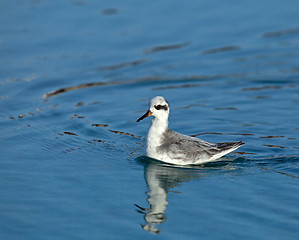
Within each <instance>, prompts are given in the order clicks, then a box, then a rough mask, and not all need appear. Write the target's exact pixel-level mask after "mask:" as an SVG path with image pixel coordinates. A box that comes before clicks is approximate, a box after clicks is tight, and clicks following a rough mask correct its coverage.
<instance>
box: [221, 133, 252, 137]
mask: <svg viewBox="0 0 299 240" xmlns="http://www.w3.org/2000/svg"><path fill="white" fill-rule="evenodd" d="M227 135H239V136H254V134H252V133H228V134H227Z"/></svg>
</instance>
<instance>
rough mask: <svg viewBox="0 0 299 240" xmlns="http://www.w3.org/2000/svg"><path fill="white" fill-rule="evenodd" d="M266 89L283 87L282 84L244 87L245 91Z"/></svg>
mask: <svg viewBox="0 0 299 240" xmlns="http://www.w3.org/2000/svg"><path fill="white" fill-rule="evenodd" d="M266 89H281V86H263V87H252V88H243V89H242V90H243V91H259V90H266Z"/></svg>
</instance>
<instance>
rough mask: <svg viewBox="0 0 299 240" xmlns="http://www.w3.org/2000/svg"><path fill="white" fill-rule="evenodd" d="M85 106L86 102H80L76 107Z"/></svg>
mask: <svg viewBox="0 0 299 240" xmlns="http://www.w3.org/2000/svg"><path fill="white" fill-rule="evenodd" d="M82 106H84V102H78V103H77V104H76V105H75V106H74V107H82Z"/></svg>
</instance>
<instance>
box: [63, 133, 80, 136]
mask: <svg viewBox="0 0 299 240" xmlns="http://www.w3.org/2000/svg"><path fill="white" fill-rule="evenodd" d="M63 133H64V134H68V135H74V136H78V135H77V134H76V133H72V132H63Z"/></svg>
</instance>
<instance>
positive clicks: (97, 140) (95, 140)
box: [92, 139, 105, 142]
mask: <svg viewBox="0 0 299 240" xmlns="http://www.w3.org/2000/svg"><path fill="white" fill-rule="evenodd" d="M92 141H94V142H105V141H104V140H100V139H92Z"/></svg>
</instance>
